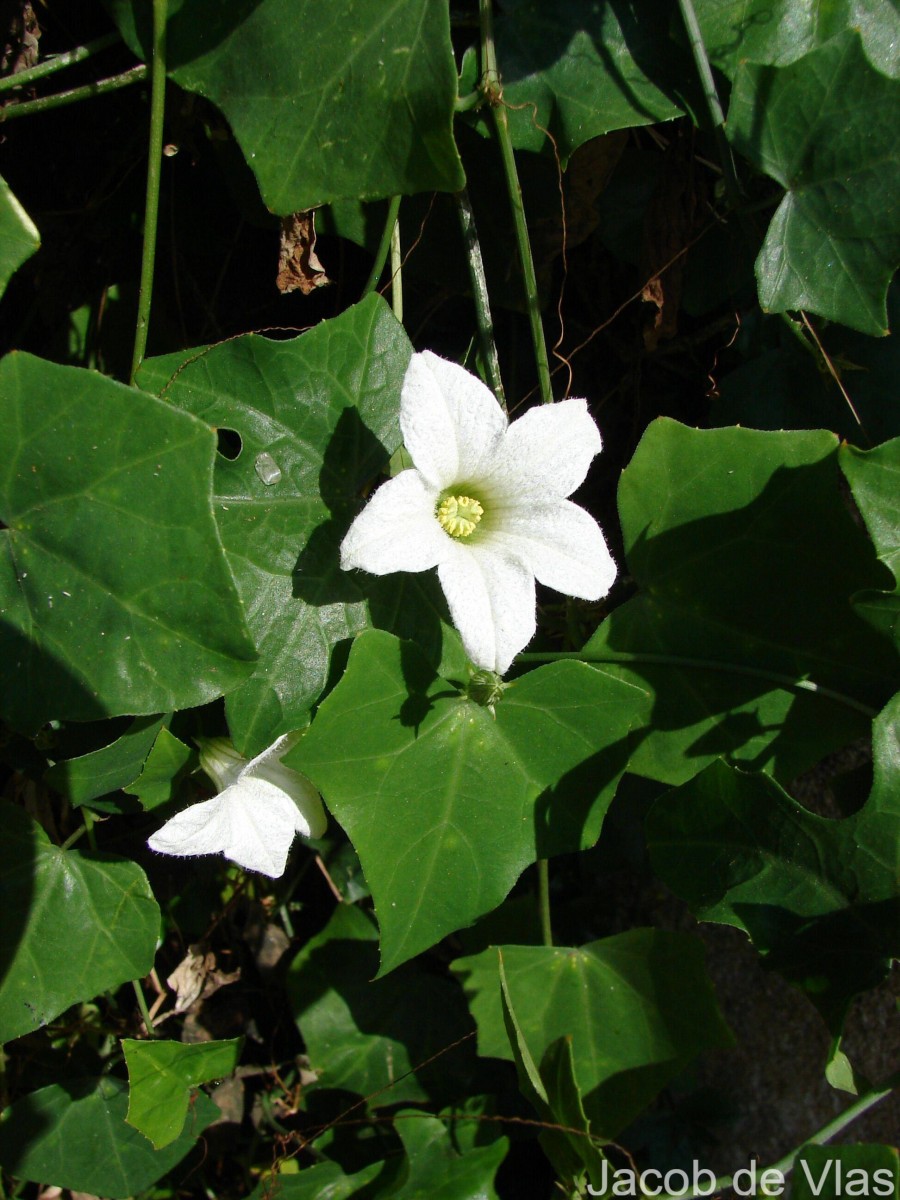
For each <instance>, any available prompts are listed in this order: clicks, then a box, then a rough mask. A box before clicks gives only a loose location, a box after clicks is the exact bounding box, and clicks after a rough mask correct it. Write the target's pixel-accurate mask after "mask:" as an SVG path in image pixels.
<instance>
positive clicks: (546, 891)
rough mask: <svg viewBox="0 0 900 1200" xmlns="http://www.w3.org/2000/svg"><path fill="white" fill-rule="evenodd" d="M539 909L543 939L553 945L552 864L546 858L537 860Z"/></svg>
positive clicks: (547, 943)
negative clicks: (551, 916) (551, 913)
mask: <svg viewBox="0 0 900 1200" xmlns="http://www.w3.org/2000/svg"><path fill="white" fill-rule="evenodd" d="M537 876H538V909H539V911H540V915H541V940H542V941H543V943H544V945H545V946H552V945H553V926H552V924H551V922H550V865H549V863H548V862H547V859H546V858H539V859H538V860H537Z"/></svg>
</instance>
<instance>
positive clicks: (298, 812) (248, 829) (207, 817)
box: [147, 734, 327, 879]
mask: <svg viewBox="0 0 900 1200" xmlns="http://www.w3.org/2000/svg"><path fill="white" fill-rule="evenodd" d="M198 740H199V739H198ZM296 740H297V735H296V734H285V735H284V736H283V737H280V738H278V740H277V741H276V742H274V743H273V744H272V745H271V746H270V747H269V748H268V750H264V751H263V752H262V754H260V755H257V757H256V758H253V759H251V760H250V761H249V762H248V761H247V759H245V758H243V757H242V756H241V755H240V754H238V752H237V751H236V750H235V749H234V747H233V746H232V744H231V742H229V741H228V740H227V738H210V739H208V740H207V739H204V740H202V741H199V745H200V764H201V766H202V767H203V770H204V771H205V772H206V773H207V775H209V777H210V778H211V779H212V780H213V782H214V783H215V785H216V787H217V788H218V789H219V794H218V795H217V796H214V797H213V798H212V800H204V801H203V802H202V803H200V804H192V805H191V806H190V808H186V809H184V811H183V812H180V813H177V814H176V815H175V816H174V817H172V819H171V820H170V821H166V823H165V825H163V827H162V829H160V830H158V831H157V832H156V833H154V835H153V836H152V837H151V838H150V839H149V841H148V842H147V845H148V846H149V847H150V849H151V850H158V851H159V852H160V853H161V854H176V855H178V856H179V857H182V858H184V857H186V856H188V855H194V854H224V855H225V857H226V858H230V859H231V860H232V862H236V863H238V864H239V865H240V866H242V867H246V868H247V870H248V871H260V872H261V873H262V874H263V875H269V876H271V878H273V879H277V878H278V876H279V875H283V874H284V868H285V864H286V862H287V856H288V851H289V850H290V848H291V843H292V842H293V840H294V836H295V834H298V833H301V834H303V836H304V837H313V838H315V837H321V836H322V834H323V833H324V832H325V825H326V823H327V820H326V817H325V810H324V809H323V807H322V800H321V798H320V796H319V793H318V792H317V791H316V789H315V788H314V787H313V785H312V784H311V783H310V782H309V780H308V779H307V778H306V776H305V775H301V774H300V772H299V771H292V770H291V769H290V767H285V766H282V764H281V761H280V760H281V756H282V755H283V754H285V753H286V752H287V751H288V750H289V749H290V748H291V746H293V745H294V743H295V742H296Z"/></svg>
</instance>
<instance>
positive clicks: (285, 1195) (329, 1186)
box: [250, 1159, 389, 1200]
mask: <svg viewBox="0 0 900 1200" xmlns="http://www.w3.org/2000/svg"><path fill="white" fill-rule="evenodd" d="M295 1162H296V1159H288V1162H287V1164H286V1166H287V1167H289V1166H290V1165H291V1164H293V1163H295ZM383 1166H384V1163H380V1162H377V1163H370V1164H369V1166H367V1167H364V1168H363V1169H362V1170H361V1171H357V1172H356V1173H355V1174H353V1175H346V1174H345V1173H344V1172H343V1171H342V1170H341V1168H340V1167H339V1166H338V1164H337V1163H334V1162H320V1163H315V1164H314V1165H313V1166H311V1167H305V1168H304V1169H303V1170H302V1171H299V1172H297V1173H296V1174H294V1173H293V1172H289V1170H288V1169H283V1170H282V1172H281V1173H280V1174H278V1175H277V1176H275V1177H274V1179H272V1178H268V1179H264V1180H263V1181H262V1183H261V1184H260V1185H259V1187H258V1188H256V1189H255V1190H254V1191H253V1192H252V1193H251V1194H250V1200H353V1197H358V1196H360V1195H365V1192H364V1191H363V1188H364V1187H365V1186H366V1184H369V1183H371V1182H372V1180H373V1179H375V1177H376V1176H377V1175H379V1174H380V1172H381V1170H382V1168H383ZM385 1194H386V1193H385V1192H384V1191H381V1192H380V1193H379V1195H380V1196H384V1195H385ZM387 1194H389V1193H387Z"/></svg>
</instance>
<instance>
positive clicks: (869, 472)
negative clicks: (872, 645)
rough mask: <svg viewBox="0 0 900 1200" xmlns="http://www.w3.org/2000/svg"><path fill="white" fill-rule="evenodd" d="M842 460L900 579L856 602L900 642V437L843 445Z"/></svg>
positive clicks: (868, 524) (874, 535) (888, 562)
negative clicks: (862, 446) (860, 446)
mask: <svg viewBox="0 0 900 1200" xmlns="http://www.w3.org/2000/svg"><path fill="white" fill-rule="evenodd" d="M840 462H841V469H842V470H843V472H844V474H845V476H846V477H847V482H848V483H849V484H850V490H851V491H852V492H853V499H854V500H855V501H856V504H857V506H858V508H859V511H860V513H861V514H862V518H863V520H864V521H865V523H866V529H868V531H869V535H870V537H871V538H872V541H873V542H874V543H875V549H876V550H877V551H878V557H879V558H880V559H881V561H882V562H883V563H884V565H885V566H886V567H887V569H888V570H889V571H890V572H891V574H892V575H893V576H894V579H895V581H896V582H897V586H896V587H895V588H894V590H893V591H892V592H888V591H878V592H874V591H869V592H863V593H861V594H859V595H857V596H856V597H854V604H855V605H856V607H857V609H858V610H859V611H860V612H861V613H862V614H863V615H864V616H866V618H867V619H868V620H870V621H871V622H872V623H873V624H874V625H875V626H876V628H880V629H883V630H885V632H889V633H890V634H891V635H892V636H893V638H894V640H895V642H897V643H898V644H900V438H894V439H893V441H890V442H886V443H885V444H884V445H883V446H876V447H875V449H874V450H857V449H856V447H855V446H846V445H844V446H841V457H840Z"/></svg>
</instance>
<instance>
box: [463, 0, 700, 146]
mask: <svg viewBox="0 0 900 1200" xmlns="http://www.w3.org/2000/svg"><path fill="white" fill-rule="evenodd" d="M495 25H496V28H495V41H496V52H497V63H498V67H499V71H500V76H501V80H502V85H503V101H504V104H505V106H506V111H507V118H508V121H509V127H510V133H511V135H512V139H513V144H514V145H515V147H516V148H517V149H519V150H541V149H543V148H544V147H545V145H546V143H547V131H549V133H550V134H551V136H552V137H553V139H554V143H555V146H556V148H557V150H558V152H559V154H560V155H561V157H562V158H563V159H564V160H565V159H567V158H568V157H569V156H570V155H571V154H572V152H573V151H574V150H576V149H577V148H578V147H579V146H580V145H581V144H582V143H583V142H586V141H588V140H589V139H590V138H594V137H597V136H599V135H600V134H603V133H609V132H610V130H613V129H628V128H631V127H633V126H636V125H650V124H652V123H653V122H655V121H668V120H670V119H671V118H673V117H678V116H680V115H681V113H682V111H683V105H682V100H681V96H680V94H679V87H680V86H682V85H683V80H684V79H685V78H687V79H690V78H692V76H691V75H689V74H688V72H687V71H686V70H684V69H683V68H684V67H686V66H687V59H686V57H684V55H683V53H682V52H681V51H680V49H679V47H678V46H677V45H676V44H675V43H673V42H672V41H670V39H669V37H668V17H667V15H666V14H665V13H664V11H663V10H662V9H661V8H660V7H659V5H657V4H654V3H653V0H638V2H637V3H633V4H631V5H629V6H628V8H627V9H626V8H625V7H623V6H621V5H613V4H594V3H590V2H589V0H557V3H555V4H553V5H552V6H548V5H547V4H543V3H541V2H540V0H507V2H506V3H505V4H504V5H503V9H502V12H501V13H500V14H499V15H498V17H497V20H496V23H495ZM679 66H681V67H682V70H681V72H679ZM679 74H680V79H679ZM477 82H478V81H477V65H476V57H475V55H474V54H470V55H467V57H466V61H465V63H464V65H463V79H462V80H461V90H462V91H467V90H471V89H472V88H474V87H475V86H476V84H477ZM473 123H474V124H475V127H476V128H477V129H479V131H480V132H482V133H488V132H489V130H490V123H489V122H488V121H487V119H486V118H485V117H484V115H483V114H478V115H477V116H476V117H475V118H474V120H473Z"/></svg>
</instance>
